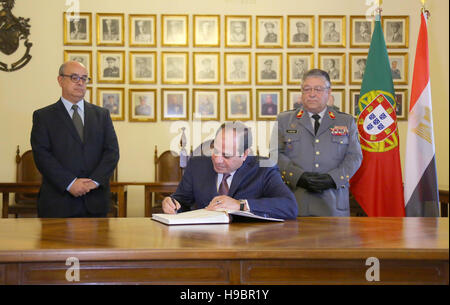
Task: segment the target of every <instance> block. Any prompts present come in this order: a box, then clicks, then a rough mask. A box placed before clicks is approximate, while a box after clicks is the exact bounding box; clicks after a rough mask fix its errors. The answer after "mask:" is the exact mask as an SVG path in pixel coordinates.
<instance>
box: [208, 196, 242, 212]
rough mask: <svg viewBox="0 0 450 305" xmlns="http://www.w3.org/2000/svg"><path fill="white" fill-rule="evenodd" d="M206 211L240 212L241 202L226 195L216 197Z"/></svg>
mask: <svg viewBox="0 0 450 305" xmlns="http://www.w3.org/2000/svg"><path fill="white" fill-rule="evenodd" d="M206 209H207V210H211V211H217V210H230V211H239V209H240V202H239V200H236V199H233V198H231V197H229V196H225V195H221V196H216V197H214V198H213V199H212V200H211V202H210V203H209V205H208V206H207V207H206Z"/></svg>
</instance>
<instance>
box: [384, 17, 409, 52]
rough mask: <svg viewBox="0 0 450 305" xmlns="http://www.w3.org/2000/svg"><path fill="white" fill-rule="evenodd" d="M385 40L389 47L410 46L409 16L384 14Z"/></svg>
mask: <svg viewBox="0 0 450 305" xmlns="http://www.w3.org/2000/svg"><path fill="white" fill-rule="evenodd" d="M381 18H382V19H381V20H382V25H383V33H384V40H385V41H386V47H388V48H408V47H409V16H383V17H381Z"/></svg>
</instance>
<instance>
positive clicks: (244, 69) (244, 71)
mask: <svg viewBox="0 0 450 305" xmlns="http://www.w3.org/2000/svg"><path fill="white" fill-rule="evenodd" d="M251 64H252V61H251V54H250V53H249V52H240V53H239V52H233V53H225V54H224V67H225V84H230V85H250V84H251V82H252V72H251V71H252V70H251Z"/></svg>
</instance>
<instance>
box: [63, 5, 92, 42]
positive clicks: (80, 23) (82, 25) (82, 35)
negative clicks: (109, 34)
mask: <svg viewBox="0 0 450 305" xmlns="http://www.w3.org/2000/svg"><path fill="white" fill-rule="evenodd" d="M63 24H64V45H66V46H90V45H92V14H91V13H78V14H75V15H70V14H67V13H66V12H64V13H63Z"/></svg>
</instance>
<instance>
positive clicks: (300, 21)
mask: <svg viewBox="0 0 450 305" xmlns="http://www.w3.org/2000/svg"><path fill="white" fill-rule="evenodd" d="M287 45H288V48H313V47H314V16H312V15H310V16H287Z"/></svg>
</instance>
